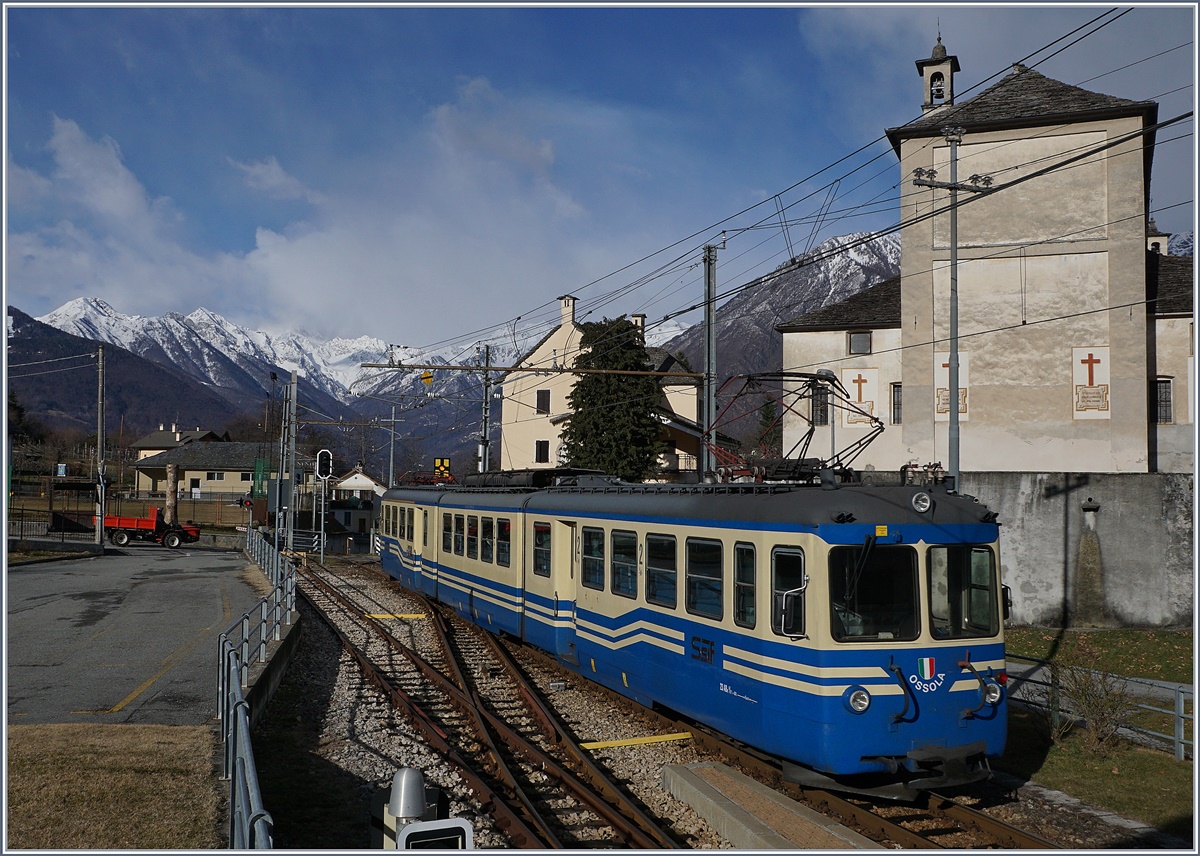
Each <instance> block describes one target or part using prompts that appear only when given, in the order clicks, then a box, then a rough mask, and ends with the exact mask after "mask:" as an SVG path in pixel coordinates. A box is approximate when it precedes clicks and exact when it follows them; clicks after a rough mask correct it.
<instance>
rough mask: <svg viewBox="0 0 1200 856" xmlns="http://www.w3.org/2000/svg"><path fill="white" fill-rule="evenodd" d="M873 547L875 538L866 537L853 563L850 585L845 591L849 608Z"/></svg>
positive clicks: (872, 536) (856, 592) (871, 536)
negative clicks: (856, 559)
mask: <svg viewBox="0 0 1200 856" xmlns="http://www.w3.org/2000/svg"><path fill="white" fill-rule="evenodd" d="M874 546H875V536H874V535H868V536H867V537H866V538H864V539H863V545H862V549H861V550H860V551H859V553H858V561H857V562H855V563H854V571H853V573H851V575H850V585H849V586H847V590H846V605H847V606H849V604H850V602H851V600H852V599H854V598H855V596H856V595H857V594H858V580H859V578H860V577H862V575H863V571H865V570H866V569H867V558H868V557H869V556H870V555H871V548H873V547H874Z"/></svg>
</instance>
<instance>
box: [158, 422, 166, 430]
mask: <svg viewBox="0 0 1200 856" xmlns="http://www.w3.org/2000/svg"><path fill="white" fill-rule="evenodd" d="M158 430H159V431H166V430H167V426H166V425H164V424H163V423H162V422H159V423H158Z"/></svg>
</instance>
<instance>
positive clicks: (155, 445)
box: [129, 428, 223, 449]
mask: <svg viewBox="0 0 1200 856" xmlns="http://www.w3.org/2000/svg"><path fill="white" fill-rule="evenodd" d="M176 435H178V437H176ZM222 439H223V438H222V437H221V436H220V435H218V434H217V433H216V432H215V431H205V430H201V429H200V428H197V429H196V430H195V431H152V432H150V433H149V434H147V435H146V436H145V437H142V438H141V439H138V440H134V441H133V442H132V443H130V444H129V445H130V448H133V449H173V448H175V447H176V446H181V445H183V444H184V443H193V442H196V441H198V440H200V441H204V442H209V441H220V440H222Z"/></svg>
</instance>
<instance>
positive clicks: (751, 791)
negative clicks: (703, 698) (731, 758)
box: [662, 763, 883, 850]
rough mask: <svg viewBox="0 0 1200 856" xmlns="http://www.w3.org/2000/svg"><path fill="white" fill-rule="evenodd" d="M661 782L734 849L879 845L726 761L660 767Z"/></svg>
mask: <svg viewBox="0 0 1200 856" xmlns="http://www.w3.org/2000/svg"><path fill="white" fill-rule="evenodd" d="M662 775H663V785H664V786H665V787H666V788H667V790H668V791H670V792H671V795H672V796H674V797H675V798H676V799H679V800H682V801H683V802H685V803H687V804H688V805H690V806H691V807H692V808H693V809H695V810H696V813H697V814H699V815H700V816H701V817H703V818H704V819H705V820H706V821H708V823H709V824H710V825H711V826H712V827H713V828H714V829H716V830H717V831H718V832H719V833H721V835H723V836H724V837H725V840H727V841H728V842H729V843H730V844H732V845H733V846H734V847H735V848H737V849H738V850H797V849H803V850H880V849H883V847H882V845H880V844H878V843H876V842H874V841H871V840H870V839H868V838H864V837H863V836H862V835H859V834H858V833H857V832H854V831H852V830H850V829H847V828H846V827H844V826H842V825H841V824H839V823H838V822H837V821H835V820H832V819H830V818H828V817H825V816H824V815H822V814H820V813H818V812H816V811H813V810H812V809H810V808H808V807H807V806H803V805H800V803H798V802H796V801H795V800H792V799H788V798H787V797H786V796H784V795H783V794H780V793H778V792H776V791H773V790H772V789H771V788H768V787H767V786H766V785H763V784H761V783H760V782H756V781H754V780H753V779H751V778H750V777H748V776H745V775H743V774H741V773H739V772H737V771H736V770H734V769H732V768H731V767H728V766H726V765H725V764H713V763H704V764H686V765H679V764H672V765H668V766H665V767H663V772H662Z"/></svg>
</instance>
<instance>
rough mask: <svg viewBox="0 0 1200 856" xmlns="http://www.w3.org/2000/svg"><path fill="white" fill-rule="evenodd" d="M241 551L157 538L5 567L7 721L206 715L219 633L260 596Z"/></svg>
mask: <svg viewBox="0 0 1200 856" xmlns="http://www.w3.org/2000/svg"><path fill="white" fill-rule="evenodd" d="M246 565H247V561H246V559H245V558H244V557H243V556H242V555H241V554H240V553H223V552H209V551H203V550H196V549H188V548H186V547H185V548H182V549H179V550H168V549H166V548H164V547H161V546H158V545H138V546H130V547H127V548H125V549H122V550H117V549H113V548H109V549H108V550H107V551H106V554H105V555H104V556H102V557H94V558H88V559H72V560H63V561H54V562H47V563H42V564H34V565H25V566H17V567H13V568H8V569H7V573H6V578H5V597H6V603H5V606H6V618H7V628H6V630H7V642H8V649H7V672H6V675H5V681H6V697H7V701H8V723H9V725H31V724H40V723H52V722H94V723H97V724H100V723H105V724H111V723H137V724H160V725H203V724H205V723H207V722H209V721H210V720H211V719H212V717H213V716H215V713H216V674H217V638H218V637H219V635H220V634H221V632H222V631H224V630H226V629H228V628H229V626H230V625H231V624H232V623H233V622H234V621H235V620H237V619H239V618H240V617H241V615H242V614H243V613H244V612H246V611H247V610H249V609H250V608H251V607H252V606H254V605H255V604H256V603H257V602H258V600H259V599H260V595H259V594H258V593H257V592H255V590H254V589H253V588H252V587H251V586H250V585H249V584H248V583H246V582H244V581H243V579H242V570H243V569H244V568H245V567H246Z"/></svg>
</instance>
